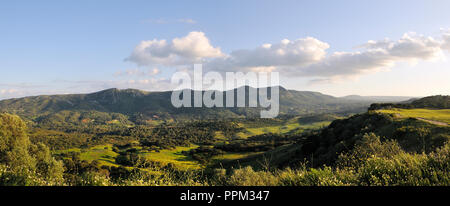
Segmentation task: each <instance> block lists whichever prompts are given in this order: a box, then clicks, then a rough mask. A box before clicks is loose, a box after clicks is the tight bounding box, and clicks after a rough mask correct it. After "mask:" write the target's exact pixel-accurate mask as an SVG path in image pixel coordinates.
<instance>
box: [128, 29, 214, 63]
mask: <svg viewBox="0 0 450 206" xmlns="http://www.w3.org/2000/svg"><path fill="white" fill-rule="evenodd" d="M221 56H223V53H222V51H221V50H220V48H215V47H213V46H212V45H211V44H210V42H209V39H208V38H207V37H206V36H205V34H204V33H203V32H196V31H194V32H190V33H189V34H188V35H187V36H185V37H182V38H175V39H173V40H172V41H171V42H167V41H166V40H157V39H154V40H149V41H142V42H141V43H140V44H139V45H137V46H136V48H135V49H134V51H133V53H132V54H131V56H130V57H128V58H127V60H128V61H131V62H134V63H136V64H138V65H140V66H143V65H144V66H148V65H165V66H175V65H185V64H192V63H201V62H202V61H203V60H204V59H206V58H213V57H221Z"/></svg>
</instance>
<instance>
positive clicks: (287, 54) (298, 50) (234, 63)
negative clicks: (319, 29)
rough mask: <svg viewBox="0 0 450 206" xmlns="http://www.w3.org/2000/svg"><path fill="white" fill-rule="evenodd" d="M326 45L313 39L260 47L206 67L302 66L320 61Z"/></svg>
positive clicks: (261, 67)
mask: <svg viewBox="0 0 450 206" xmlns="http://www.w3.org/2000/svg"><path fill="white" fill-rule="evenodd" d="M328 48H329V45H328V44H327V43H324V42H322V41H319V40H317V39H315V38H312V37H307V38H304V39H298V40H294V41H290V40H287V39H284V40H282V41H281V42H280V43H278V44H263V45H262V46H261V47H258V48H256V49H252V50H244V49H242V50H237V51H234V52H232V53H231V54H230V55H228V56H226V57H224V58H216V59H214V60H212V61H211V62H209V63H208V64H207V65H206V66H205V67H206V68H207V69H210V70H217V71H243V70H245V71H261V70H263V71H271V70H274V69H275V67H301V66H307V65H310V64H313V63H316V62H319V61H321V60H322V59H323V58H324V57H325V55H326V52H325V50H326V49H328Z"/></svg>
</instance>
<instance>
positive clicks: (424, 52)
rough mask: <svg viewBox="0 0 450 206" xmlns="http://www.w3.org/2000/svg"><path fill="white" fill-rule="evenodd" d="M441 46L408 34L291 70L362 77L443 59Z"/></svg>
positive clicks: (431, 40)
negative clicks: (399, 65)
mask: <svg viewBox="0 0 450 206" xmlns="http://www.w3.org/2000/svg"><path fill="white" fill-rule="evenodd" d="M441 46H442V42H440V41H437V40H435V39H433V38H431V37H424V36H421V35H417V34H414V33H407V34H404V35H403V37H402V38H401V39H399V40H398V41H390V40H387V39H385V40H382V41H368V42H367V44H365V45H363V46H362V48H363V50H362V51H356V52H335V53H333V54H331V55H330V56H328V57H327V58H325V59H323V61H321V62H319V63H317V64H313V65H310V66H308V67H300V68H288V69H287V70H288V71H289V73H290V74H295V75H296V76H313V77H329V78H331V79H338V78H344V77H346V76H347V77H351V76H358V75H361V74H366V73H373V72H377V71H381V70H384V69H386V68H391V67H393V66H394V65H395V64H396V63H397V62H409V63H414V62H416V61H419V60H435V59H439V58H440V57H442V55H443V54H442V49H441Z"/></svg>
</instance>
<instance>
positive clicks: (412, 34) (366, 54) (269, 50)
mask: <svg viewBox="0 0 450 206" xmlns="http://www.w3.org/2000/svg"><path fill="white" fill-rule="evenodd" d="M449 9H450V1H447V0H442V1H439V0H423V1H414V0H408V1H402V0H394V1H392V0H389V1H385V0H377V1H346V0H343V1H332V0H329V1H324V0H318V1H300V0H295V1H288V0H286V1H285V0H277V1H275V0H272V1H267V0H266V1H264V0H258V1H256V0H253V1H250V0H237V1H233V0H229V1H201V0H197V1H181V0H180V1H137V0H127V1H125V0H122V1H119V0H108V1H106V0H96V1H92V0H89V1H88V0H79V1H70V0H58V1H47V0H41V1H31V0H29V1H23V0H15V1H2V3H1V4H0V72H1V75H0V99H7V98H16V97H23V96H31V95H42V94H67V93H89V92H95V91H99V90H103V89H108V88H120V89H126V88H136V89H142V90H147V91H161V90H170V89H173V87H174V85H173V84H171V82H170V80H171V77H172V75H173V73H174V72H177V71H191V70H192V67H193V65H194V64H198V63H202V65H203V68H204V71H205V72H206V71H218V72H223V73H224V72H255V71H268V72H279V74H280V84H281V85H282V86H284V87H286V88H288V89H295V90H301V91H306V90H307V91H318V92H322V93H325V94H330V95H334V96H345V95H364V96H416V97H419V96H429V95H437V94H444V95H449V94H450V81H449V80H448V77H449V76H450V58H449V57H450V12H448V10H449Z"/></svg>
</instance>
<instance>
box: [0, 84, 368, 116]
mask: <svg viewBox="0 0 450 206" xmlns="http://www.w3.org/2000/svg"><path fill="white" fill-rule="evenodd" d="M245 89H246V91H247V92H246V94H247V95H246V96H247V102H248V91H249V90H250V89H255V88H251V87H245ZM235 90H236V89H235ZM223 95H224V94H223ZM170 99H171V92H170V91H166V92H146V91H141V90H136V89H125V90H119V89H108V90H104V91H99V92H95V93H91V94H69V95H50V96H49V95H43V96H34V97H25V98H18V99H8V100H3V101H0V111H1V112H8V113H14V114H18V115H20V116H22V117H25V118H27V119H36V118H38V117H40V116H43V115H49V114H53V113H57V112H61V111H67V110H68V111H98V112H107V113H120V114H124V115H128V116H130V118H131V119H135V120H136V119H155V118H156V119H158V118H160V119H164V118H174V119H182V118H236V117H245V116H247V117H248V116H259V112H260V111H261V109H262V108H248V107H246V108H204V107H203V108H175V107H173V106H172V104H171V101H170ZM370 103H371V102H370V101H361V100H354V99H346V98H336V97H333V96H329V95H324V94H321V93H318V92H309V91H295V90H287V89H285V88H283V87H280V114H281V115H302V114H317V113H345V112H362V111H364V110H365V109H366V108H367V106H369V104H370Z"/></svg>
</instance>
